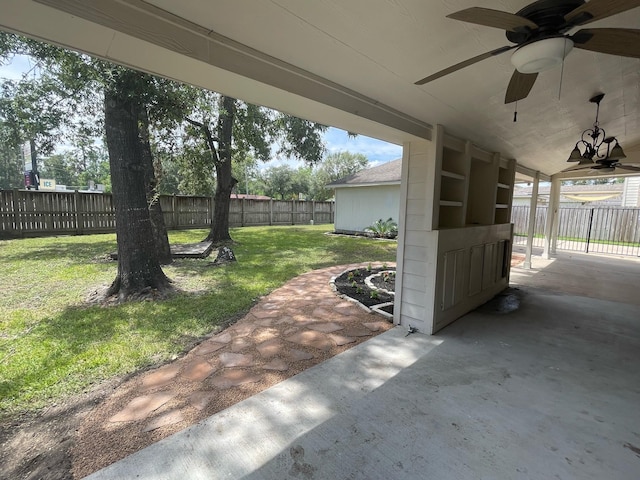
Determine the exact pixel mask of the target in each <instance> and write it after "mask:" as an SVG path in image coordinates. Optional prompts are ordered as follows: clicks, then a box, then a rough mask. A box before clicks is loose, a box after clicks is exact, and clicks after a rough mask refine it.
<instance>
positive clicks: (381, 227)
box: [364, 217, 398, 238]
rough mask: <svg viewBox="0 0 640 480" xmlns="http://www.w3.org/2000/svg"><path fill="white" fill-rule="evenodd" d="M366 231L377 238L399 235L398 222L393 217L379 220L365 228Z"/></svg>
mask: <svg viewBox="0 0 640 480" xmlns="http://www.w3.org/2000/svg"><path fill="white" fill-rule="evenodd" d="M364 231H365V233H367V234H369V235H371V236H372V237H376V238H396V237H397V236H398V224H397V223H396V222H394V221H393V219H392V218H391V217H389V218H388V219H387V220H382V219H380V220H378V221H376V222H375V223H374V224H373V225H371V226H369V227H367V228H365V229H364Z"/></svg>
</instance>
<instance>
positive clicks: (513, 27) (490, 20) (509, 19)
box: [447, 7, 538, 32]
mask: <svg viewBox="0 0 640 480" xmlns="http://www.w3.org/2000/svg"><path fill="white" fill-rule="evenodd" d="M447 18H452V19H454V20H460V21H462V22H468V23H475V24H476V25H484V26H485V27H494V28H500V29H501V30H508V31H511V32H518V31H522V30H533V29H535V28H538V25H537V24H536V23H534V22H532V21H531V20H529V19H528V18H524V17H521V16H519V15H514V14H513V13H507V12H503V11H500V10H493V9H491V8H482V7H472V8H466V9H464V10H460V11H459V12H455V13H452V14H450V15H447Z"/></svg>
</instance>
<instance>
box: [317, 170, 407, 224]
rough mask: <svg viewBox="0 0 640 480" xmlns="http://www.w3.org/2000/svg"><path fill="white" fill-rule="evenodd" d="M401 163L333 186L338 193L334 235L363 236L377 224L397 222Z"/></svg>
mask: <svg viewBox="0 0 640 480" xmlns="http://www.w3.org/2000/svg"><path fill="white" fill-rule="evenodd" d="M401 168H402V159H398V160H393V161H392V162H388V163H385V164H383V165H379V166H377V167H373V168H368V169H366V170H361V171H359V172H357V173H354V174H352V175H349V176H347V177H344V178H341V179H339V180H336V181H335V182H331V183H329V184H328V185H327V188H333V189H335V200H336V213H335V231H336V232H339V233H362V232H364V229H365V228H367V227H368V226H370V225H371V224H373V223H374V222H375V221H376V220H379V219H383V220H386V219H388V218H392V219H393V220H394V221H396V222H397V221H398V215H399V212H400V173H401Z"/></svg>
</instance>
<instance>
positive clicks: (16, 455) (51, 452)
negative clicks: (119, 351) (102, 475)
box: [0, 379, 122, 480]
mask: <svg viewBox="0 0 640 480" xmlns="http://www.w3.org/2000/svg"><path fill="white" fill-rule="evenodd" d="M121 381H122V379H112V380H110V381H108V382H104V383H102V384H100V386H98V387H97V388H95V389H93V390H91V391H89V392H87V393H84V394H81V395H76V396H74V397H72V398H69V399H66V400H64V401H60V402H59V403H58V404H55V405H52V406H51V407H49V408H47V409H45V410H43V411H41V412H38V413H34V414H28V415H22V416H20V417H18V418H14V419H10V420H7V419H5V420H3V421H2V422H1V423H0V465H2V467H1V468H0V479H2V480H45V479H46V480H66V479H71V478H73V477H72V475H71V466H72V462H71V455H70V452H69V450H70V448H71V447H72V446H73V444H74V439H75V435H76V431H77V429H78V427H79V425H80V422H81V421H82V419H83V418H84V417H86V416H87V415H88V413H89V412H90V411H91V410H92V409H93V408H95V406H96V405H97V404H99V403H100V402H101V401H102V400H104V399H105V398H106V397H107V396H108V395H109V394H110V393H111V392H113V389H114V388H115V387H116V386H117V385H118V384H119V383H121Z"/></svg>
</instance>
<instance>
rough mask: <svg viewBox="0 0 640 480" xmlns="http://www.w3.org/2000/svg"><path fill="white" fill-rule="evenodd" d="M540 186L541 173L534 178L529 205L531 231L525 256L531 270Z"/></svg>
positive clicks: (528, 268)
mask: <svg viewBox="0 0 640 480" xmlns="http://www.w3.org/2000/svg"><path fill="white" fill-rule="evenodd" d="M539 184H540V172H536V175H535V177H533V189H532V190H531V202H530V203H529V229H528V231H527V249H526V251H525V256H524V268H526V269H527V270H530V269H531V253H532V252H533V239H534V238H535V234H536V212H537V210H538V186H539Z"/></svg>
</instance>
